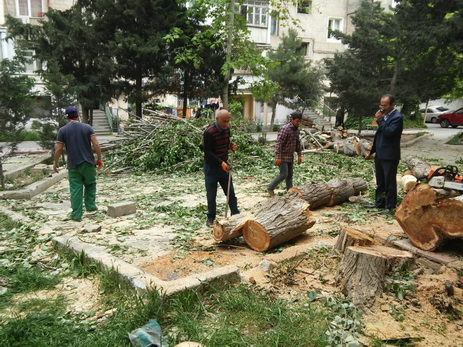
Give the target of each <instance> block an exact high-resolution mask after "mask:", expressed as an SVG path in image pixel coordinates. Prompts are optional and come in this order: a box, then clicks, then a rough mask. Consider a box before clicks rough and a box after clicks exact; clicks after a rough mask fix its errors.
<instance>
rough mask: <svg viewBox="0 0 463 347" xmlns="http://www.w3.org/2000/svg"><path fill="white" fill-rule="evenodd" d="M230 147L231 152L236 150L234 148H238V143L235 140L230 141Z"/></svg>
mask: <svg viewBox="0 0 463 347" xmlns="http://www.w3.org/2000/svg"><path fill="white" fill-rule="evenodd" d="M230 149H231V150H232V151H233V152H236V150H237V149H238V145H237V144H236V143H235V142H232V143H230Z"/></svg>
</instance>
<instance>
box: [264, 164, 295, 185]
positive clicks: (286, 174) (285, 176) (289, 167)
mask: <svg viewBox="0 0 463 347" xmlns="http://www.w3.org/2000/svg"><path fill="white" fill-rule="evenodd" d="M279 168H280V174H279V175H278V176H277V177H275V179H274V180H273V181H272V183H270V185H269V186H268V187H267V189H270V190H274V189H275V188H276V186H277V185H279V184H280V183H281V182H283V181H285V180H286V190H288V189H289V188H292V187H293V168H294V163H293V162H291V163H285V162H283V163H281V164H280V166H279Z"/></svg>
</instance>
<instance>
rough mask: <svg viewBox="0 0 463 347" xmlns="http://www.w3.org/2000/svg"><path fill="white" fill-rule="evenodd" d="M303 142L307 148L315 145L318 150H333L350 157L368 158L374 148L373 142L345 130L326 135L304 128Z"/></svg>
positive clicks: (333, 131)
mask: <svg viewBox="0 0 463 347" xmlns="http://www.w3.org/2000/svg"><path fill="white" fill-rule="evenodd" d="M301 140H302V141H303V144H304V147H305V148H306V147H308V146H309V144H310V143H313V145H314V146H315V147H316V148H318V149H331V150H333V151H335V152H336V153H338V154H344V155H347V156H350V157H353V156H362V157H364V158H367V157H368V155H369V153H370V150H371V147H372V142H371V141H368V140H364V139H360V138H358V137H357V136H352V135H350V134H349V133H348V132H347V131H345V130H343V129H334V130H332V131H331V132H329V133H324V132H315V131H314V129H313V128H312V129H308V128H304V129H302V131H301Z"/></svg>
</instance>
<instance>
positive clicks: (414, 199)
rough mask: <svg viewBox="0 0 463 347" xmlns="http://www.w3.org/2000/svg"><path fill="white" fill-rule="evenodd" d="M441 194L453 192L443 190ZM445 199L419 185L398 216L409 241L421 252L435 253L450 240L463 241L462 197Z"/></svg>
mask: <svg viewBox="0 0 463 347" xmlns="http://www.w3.org/2000/svg"><path fill="white" fill-rule="evenodd" d="M442 193H443V194H450V193H451V192H449V191H446V190H443V191H442ZM442 196H443V195H442V194H441V191H440V190H435V189H433V188H432V187H431V186H430V185H428V184H418V185H417V186H416V187H415V188H414V189H413V190H412V191H410V192H409V193H408V194H407V195H406V196H405V198H404V199H403V200H402V203H401V204H400V206H399V207H398V208H397V211H396V213H395V216H396V218H397V221H398V222H399V224H400V226H401V227H402V229H403V230H404V232H405V233H406V234H407V236H408V238H409V239H410V241H411V242H412V243H413V244H414V245H415V246H416V247H418V248H420V249H422V250H425V251H434V250H436V249H437V248H438V247H439V246H440V245H441V244H442V243H443V242H444V241H445V240H446V239H448V238H450V239H451V238H463V223H462V222H461V216H462V215H463V195H460V196H457V197H455V198H442Z"/></svg>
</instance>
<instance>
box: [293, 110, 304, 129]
mask: <svg viewBox="0 0 463 347" xmlns="http://www.w3.org/2000/svg"><path fill="white" fill-rule="evenodd" d="M290 117H291V118H290V121H291V123H292V124H293V125H294V126H295V127H298V126H299V125H300V124H301V120H302V113H301V112H299V111H294V112H293V113H291V115H290Z"/></svg>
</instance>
